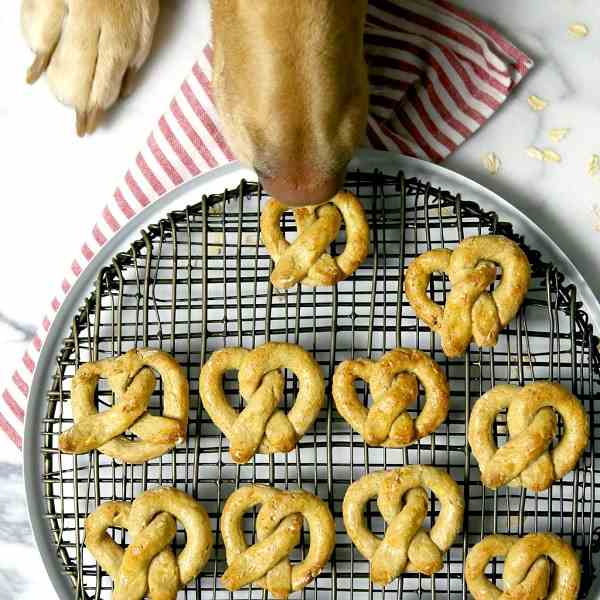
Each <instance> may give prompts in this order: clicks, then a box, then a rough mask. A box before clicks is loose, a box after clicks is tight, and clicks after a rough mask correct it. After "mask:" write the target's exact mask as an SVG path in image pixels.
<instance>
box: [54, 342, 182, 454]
mask: <svg viewBox="0 0 600 600" xmlns="http://www.w3.org/2000/svg"><path fill="white" fill-rule="evenodd" d="M153 369H154V370H156V371H157V372H158V373H159V375H160V376H161V378H162V380H163V385H164V397H163V403H164V408H163V416H161V417H159V416H155V415H151V414H149V413H148V412H147V408H148V402H149V400H150V396H151V395H152V391H153V389H154V384H155V377H154V373H153V372H152V370H153ZM100 377H104V378H106V379H108V383H109V385H110V387H111V389H112V390H113V392H114V393H115V396H116V399H117V401H116V403H115V405H114V406H112V407H111V408H110V409H108V410H106V411H103V412H98V409H97V408H96V406H95V404H94V392H95V390H96V386H97V385H98V379H99V378H100ZM71 405H72V407H73V421H74V425H73V427H71V428H70V429H68V430H67V431H65V432H64V433H62V434H61V436H60V438H59V440H58V447H59V448H60V450H61V451H62V452H69V453H72V454H81V453H84V452H89V451H90V450H95V449H97V450H99V451H100V452H102V453H103V454H106V455H107V456H111V457H112V458H116V459H119V460H121V461H123V462H127V463H134V464H136V463H143V462H145V461H147V460H150V459H151V458H155V457H157V456H161V455H162V454H164V453H165V452H167V451H168V450H170V449H171V448H173V446H175V444H178V443H179V442H181V441H183V440H184V439H185V436H186V431H187V419H188V406H189V393H188V382H187V379H186V376H185V373H184V372H183V370H182V368H181V367H180V366H179V364H178V363H177V361H176V360H175V359H174V358H173V357H172V356H170V355H169V354H167V353H166V352H161V351H159V350H153V349H151V348H136V349H133V350H130V351H129V352H127V353H126V354H123V355H121V356H119V357H118V358H109V359H105V360H100V361H98V362H90V363H86V364H84V365H82V366H81V367H79V369H77V372H76V373H75V376H74V377H73V380H72V383H71ZM127 430H130V431H131V432H132V433H134V434H135V435H136V436H137V437H138V438H140V439H139V440H128V439H127V438H125V437H124V436H123V435H121V434H123V433H124V432H125V431H127Z"/></svg>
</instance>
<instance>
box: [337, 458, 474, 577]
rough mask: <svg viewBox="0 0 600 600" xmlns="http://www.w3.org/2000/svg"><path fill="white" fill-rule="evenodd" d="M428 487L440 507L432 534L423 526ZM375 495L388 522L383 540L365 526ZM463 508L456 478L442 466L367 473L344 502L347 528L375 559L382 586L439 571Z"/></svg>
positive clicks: (373, 574) (374, 568)
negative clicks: (404, 576)
mask: <svg viewBox="0 0 600 600" xmlns="http://www.w3.org/2000/svg"><path fill="white" fill-rule="evenodd" d="M427 490H431V491H432V492H433V493H434V494H435V495H436V496H437V499H438V502H439V503H440V507H441V508H440V512H439V514H438V516H437V518H436V519H435V523H434V524H433V527H432V528H431V531H429V532H427V531H426V530H425V529H423V527H422V525H423V521H424V520H425V518H426V517H427V513H428V510H429V502H428V495H427ZM375 497H377V506H378V507H379V512H380V513H381V515H382V517H383V518H384V520H385V522H386V523H387V529H386V532H385V535H384V537H383V539H379V538H378V537H376V536H375V535H373V533H371V532H370V531H369V530H368V529H367V527H366V525H365V519H364V511H365V507H366V505H367V503H368V501H369V500H371V498H375ZM464 510H465V503H464V499H463V496H462V493H461V491H460V488H459V487H458V485H457V484H456V482H455V481H454V479H452V477H450V475H448V473H446V472H445V471H442V470H441V469H436V468H435V467H426V466H420V465H416V466H409V467H400V468H399V469H395V470H393V471H378V472H376V473H371V474H370V475H365V476H364V477H363V478H362V479H359V480H358V481H355V482H354V483H353V484H352V485H351V486H350V487H349V488H348V491H347V492H346V495H345V496H344V503H343V514H344V525H345V527H346V531H347V532H348V535H349V536H350V539H351V540H352V542H353V543H354V545H355V546H356V548H357V549H358V551H359V552H360V553H361V554H362V555H363V556H364V557H365V558H367V559H368V560H369V561H370V562H371V581H373V583H376V584H378V585H382V586H385V585H387V584H388V583H390V582H391V581H393V580H394V579H396V578H397V577H398V576H400V575H401V574H402V573H404V572H406V571H417V572H419V573H423V574H424V575H431V574H433V573H436V572H437V571H439V570H440V569H441V568H442V566H443V560H444V556H443V555H444V553H445V552H446V550H448V548H450V546H451V545H452V543H453V542H454V539H455V537H456V535H457V534H458V532H459V531H460V530H461V528H462V524H463V515H464Z"/></svg>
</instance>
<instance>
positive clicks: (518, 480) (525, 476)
mask: <svg viewBox="0 0 600 600" xmlns="http://www.w3.org/2000/svg"><path fill="white" fill-rule="evenodd" d="M504 409H508V413H507V432H508V438H509V439H508V442H507V443H506V444H505V445H504V446H502V447H501V448H500V449H498V448H497V447H496V444H495V443H494V439H493V436H492V426H493V424H494V420H495V419H496V416H497V415H498V413H500V412H501V411H502V410H504ZM555 411H556V412H557V413H559V414H560V416H561V417H562V419H563V422H564V432H563V436H562V438H561V440H560V441H559V443H558V444H557V445H556V446H555V447H554V448H552V449H549V448H550V445H551V444H552V442H553V440H554V437H555V435H556V434H557V429H558V428H557V422H556V415H555ZM589 434H590V425H589V420H588V417H587V414H586V413H585V410H584V408H583V406H582V405H581V403H580V402H579V400H578V399H577V398H576V397H575V396H574V395H573V394H571V393H570V392H568V391H567V390H566V389H565V388H563V387H562V386H561V385H559V384H558V383H553V382H550V381H540V382H536V383H531V384H529V385H526V386H524V387H517V386H514V385H497V386H496V387H494V388H492V389H491V390H489V391H488V392H487V393H485V394H484V395H483V396H481V398H479V400H477V402H476V403H475V406H474V407H473V410H472V411H471V417H470V419H469V445H470V446H471V450H472V451H473V454H474V455H475V458H476V459H477V461H478V463H479V470H480V472H481V481H482V482H483V484H484V485H485V486H487V487H489V488H491V489H496V488H497V487H499V486H501V485H506V484H508V485H511V486H515V487H521V486H522V487H525V488H527V489H528V490H531V491H534V492H539V491H542V490H545V489H547V488H549V487H550V486H551V485H552V483H553V482H554V481H556V480H557V479H561V478H562V477H564V476H565V475H566V474H567V473H568V472H569V471H571V470H572V469H574V468H575V466H576V465H577V461H578V460H579V457H580V456H581V454H582V452H583V451H584V449H585V447H586V446H587V443H588V438H589Z"/></svg>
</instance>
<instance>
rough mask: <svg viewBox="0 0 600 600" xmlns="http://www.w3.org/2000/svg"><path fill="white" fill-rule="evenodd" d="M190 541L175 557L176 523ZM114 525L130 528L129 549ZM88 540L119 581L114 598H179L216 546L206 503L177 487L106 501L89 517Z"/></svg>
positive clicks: (89, 546) (160, 599)
mask: <svg viewBox="0 0 600 600" xmlns="http://www.w3.org/2000/svg"><path fill="white" fill-rule="evenodd" d="M176 520H177V521H180V522H181V523H182V524H183V526H184V528H185V533H186V544H185V547H184V548H183V550H182V551H181V552H180V553H179V555H178V556H177V557H176V556H175V555H174V554H173V551H172V550H171V547H170V545H171V542H172V541H173V539H174V538H175V533H176V530H177V528H176V523H175V521H176ZM109 527H120V528H122V529H128V530H129V533H130V534H131V538H132V541H131V543H130V544H129V546H128V547H127V549H126V550H123V548H122V547H121V546H120V545H119V544H116V543H115V542H114V541H113V540H112V538H111V537H110V536H109V535H108V534H107V533H106V530H107V529H108V528H109ZM85 545H86V547H87V548H88V550H89V551H90V552H91V553H92V555H93V556H94V558H95V559H96V560H97V561H98V563H99V564H100V566H101V567H102V568H103V569H104V570H105V571H106V572H107V573H108V574H109V575H110V576H111V577H112V579H113V580H114V582H115V589H114V593H113V600H137V599H141V598H144V596H145V595H146V593H147V592H148V595H149V597H150V598H151V600H175V598H176V597H177V590H178V589H181V588H182V587H183V586H184V585H185V584H187V583H189V582H190V581H191V580H192V579H194V577H196V575H198V573H199V572H200V571H201V570H202V568H203V567H204V565H205V564H206V562H207V560H208V557H209V556H210V553H211V551H212V547H213V537H212V532H211V528H210V521H209V518H208V515H207V513H206V510H204V507H203V506H202V505H201V504H200V503H199V502H197V501H196V500H194V499H193V498H191V497H190V496H188V495H187V494H184V493H183V492H181V491H179V490H176V489H175V488H168V487H164V488H158V489H154V490H149V491H147V492H144V493H143V494H142V495H141V496H139V497H138V498H136V499H135V500H134V501H133V502H132V503H129V502H119V501H117V502H105V503H104V504H101V505H100V506H99V507H98V508H97V509H96V511H95V512H93V513H92V514H90V515H89V516H88V517H87V519H86V520H85Z"/></svg>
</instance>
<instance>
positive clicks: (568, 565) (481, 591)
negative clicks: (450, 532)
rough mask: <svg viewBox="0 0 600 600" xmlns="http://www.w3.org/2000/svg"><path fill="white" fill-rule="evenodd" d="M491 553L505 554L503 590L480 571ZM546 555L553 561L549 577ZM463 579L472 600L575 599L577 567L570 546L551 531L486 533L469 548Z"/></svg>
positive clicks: (576, 592)
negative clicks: (551, 574) (523, 533)
mask: <svg viewBox="0 0 600 600" xmlns="http://www.w3.org/2000/svg"><path fill="white" fill-rule="evenodd" d="M495 556H506V559H505V561H504V574H503V580H504V584H505V591H504V592H502V591H501V590H500V589H498V588H497V587H496V586H495V585H494V584H493V583H491V582H490V581H489V580H488V579H487V577H486V576H485V573H484V571H485V568H486V566H487V565H488V563H489V562H490V560H491V559H492V558H493V557H495ZM548 558H549V559H550V560H551V561H552V562H553V563H554V576H553V577H552V580H551V578H550V565H549V563H548ZM465 581H466V583H467V587H468V588H469V591H470V592H471V594H472V595H473V598H475V600H545V599H547V600H575V599H576V598H577V594H578V592H579V585H580V581H581V566H580V564H579V561H578V560H577V555H576V554H575V552H574V550H573V548H572V547H571V546H570V545H569V544H567V543H566V542H563V541H562V540H561V539H560V538H559V537H558V536H556V535H554V534H553V533H530V534H529V535H526V536H525V537H522V538H518V537H516V536H515V537H513V536H508V535H490V536H488V537H485V538H483V540H481V541H480V542H479V543H478V544H476V545H475V546H473V548H471V551H470V552H469V554H468V556H467V560H466V561H465Z"/></svg>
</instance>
